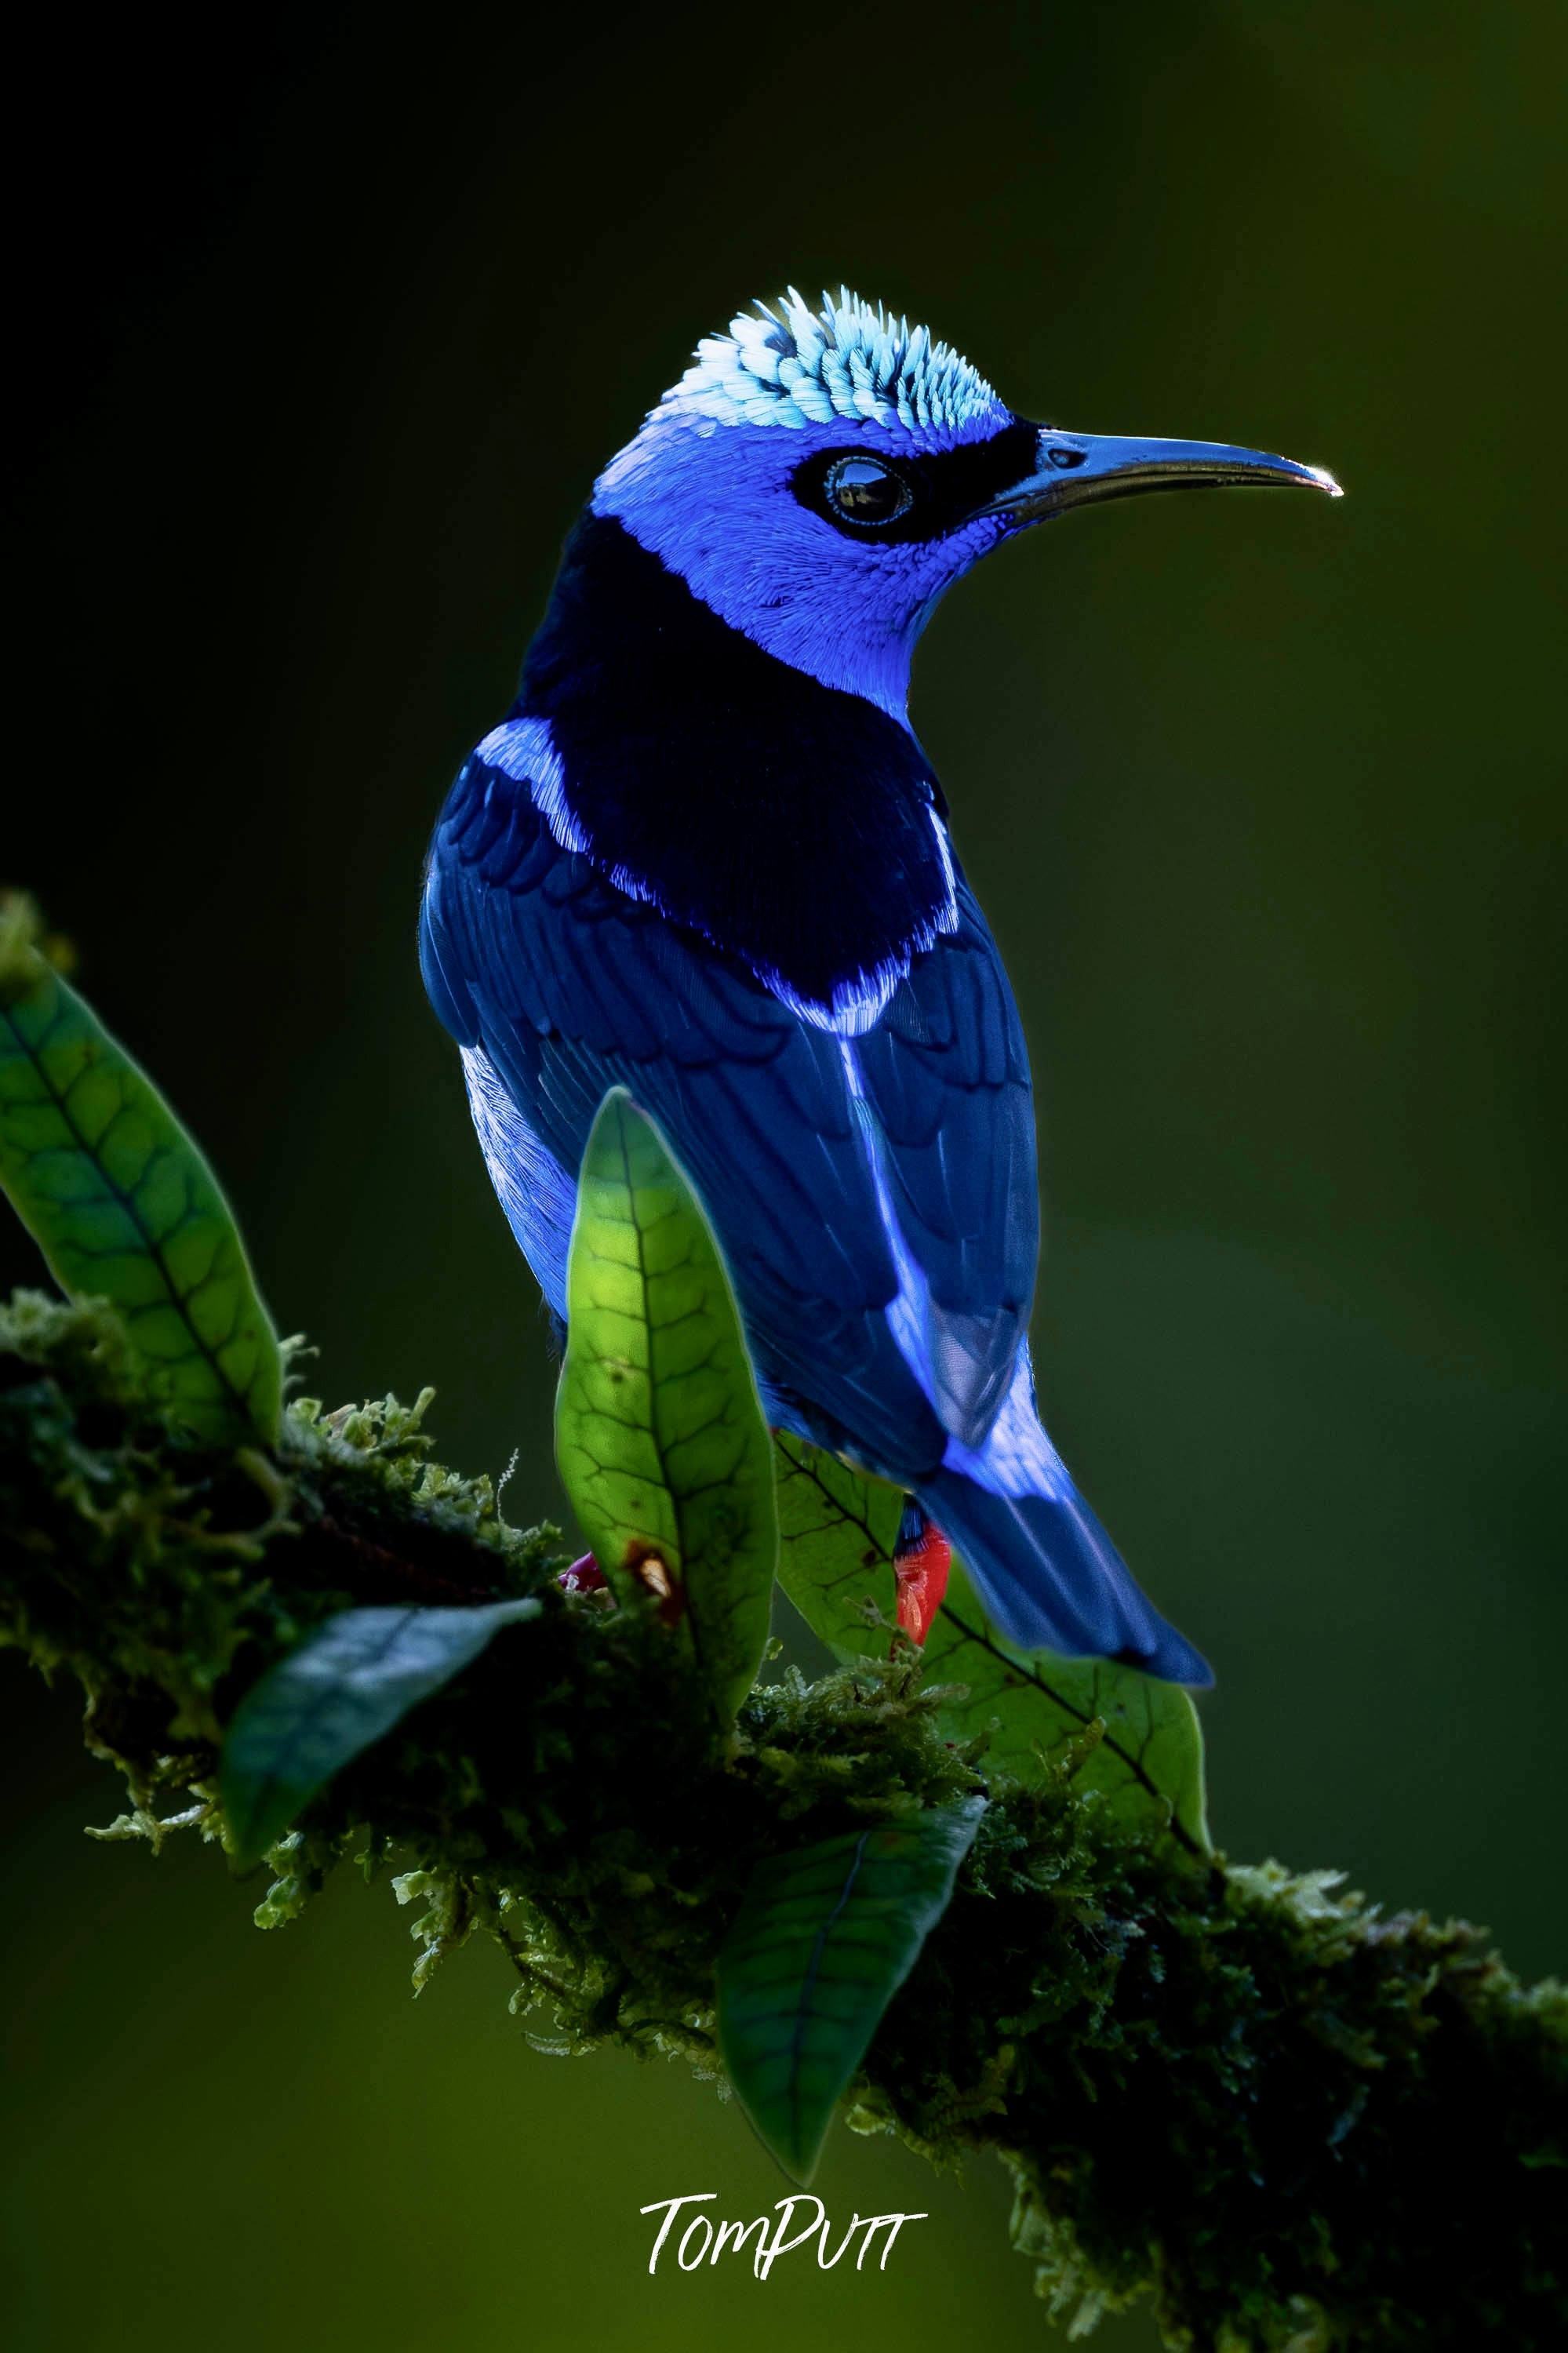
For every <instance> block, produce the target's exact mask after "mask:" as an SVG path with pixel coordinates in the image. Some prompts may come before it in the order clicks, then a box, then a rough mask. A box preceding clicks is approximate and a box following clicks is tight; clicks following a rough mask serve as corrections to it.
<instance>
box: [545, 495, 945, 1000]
mask: <svg viewBox="0 0 1568 2353" xmlns="http://www.w3.org/2000/svg"><path fill="white" fill-rule="evenodd" d="M523 714H526V715H528V716H529V717H532V718H538V719H544V720H547V721H548V723H549V725H550V730H551V733H552V736H553V738H554V741H555V745H556V751H557V752H558V754H560V757H561V760H562V763H563V765H564V768H565V772H566V798H567V806H568V807H569V808H570V810H571V813H572V815H573V816H574V817H575V818H576V819H577V823H578V825H579V826H580V828H581V829H582V832H583V834H584V835H585V836H586V838H587V840H588V845H589V853H590V855H591V857H592V859H593V862H594V863H595V864H596V865H597V866H599V867H600V868H601V869H602V870H603V871H605V872H606V873H607V874H609V875H611V876H614V877H616V878H617V879H619V880H620V881H623V883H624V882H627V881H630V883H631V884H633V885H634V886H635V887H636V888H637V890H638V891H639V892H641V895H645V896H650V897H652V898H653V899H654V900H655V901H656V902H657V903H658V904H659V905H660V906H661V907H662V909H663V910H664V912H665V913H666V914H668V915H670V916H671V917H673V919H674V920H675V921H676V922H678V923H684V924H688V925H690V926H691V927H692V928H694V930H697V931H700V932H702V933H703V934H705V936H706V937H707V938H708V939H709V940H711V941H712V942H713V943H714V944H715V945H716V946H719V947H721V948H724V949H726V950H728V951H729V952H731V953H733V954H735V955H740V956H742V957H743V958H744V959H745V960H746V962H747V963H748V964H749V965H752V967H753V968H754V969H755V970H758V971H759V972H762V973H764V974H767V975H768V976H775V975H776V976H778V977H779V979H781V980H782V981H783V982H785V983H786V985H787V986H788V987H789V989H790V990H791V991H792V992H793V993H794V994H795V995H797V996H799V997H802V998H804V999H807V1000H809V1001H810V1002H813V1003H818V1004H822V1005H828V1004H831V1003H832V999H833V994H834V991H835V989H838V988H841V987H844V986H845V985H847V984H849V983H851V982H852V981H853V980H854V979H855V977H856V976H859V975H868V976H869V975H873V974H874V973H875V972H876V971H877V970H878V968H879V967H885V966H886V965H890V964H892V965H897V964H902V963H905V962H906V960H907V958H908V955H909V954H910V953H911V951H912V950H913V949H914V948H915V947H916V946H918V945H920V944H928V943H929V941H930V938H931V936H932V933H933V930H934V927H935V925H936V923H937V921H938V916H939V914H940V913H941V911H942V910H943V909H944V908H945V906H946V905H947V903H948V879H947V875H946V872H945V870H944V866H943V860H942V850H941V847H940V844H939V842H938V834H937V828H935V826H934V825H933V824H932V822H931V811H932V809H933V807H935V808H936V809H937V810H938V811H939V812H940V811H942V810H943V808H944V804H943V802H942V798H941V794H940V789H939V787H938V784H937V780H936V778H935V776H933V775H932V773H931V770H930V767H929V766H928V765H927V761H926V758H925V755H924V754H923V753H922V752H921V750H920V747H919V745H918V744H916V742H915V740H914V738H913V736H911V735H910V734H909V733H907V732H906V729H904V728H902V727H900V726H899V725H898V724H897V723H896V722H895V720H893V719H890V718H889V717H888V716H887V714H886V712H884V711H881V710H879V709H878V708H877V706H876V705H875V704H874V703H872V702H866V701H865V700H864V699H863V697H862V696H860V695H856V694H850V693H846V692H844V691H842V690H841V689H839V688H835V687H829V686H823V685H821V683H820V682H819V681H817V680H816V679H813V678H811V677H810V676H808V674H807V673H806V672H805V671H803V670H794V669H792V668H790V666H789V664H788V663H787V662H782V661H779V659H777V658H776V657H775V656H774V655H772V654H769V653H767V652H765V651H764V650H763V649H762V648H761V647H760V646H758V645H755V644H753V642H752V640H751V639H750V638H747V637H746V636H744V635H743V634H742V633H741V631H739V630H738V629H734V628H730V626H729V624H728V623H727V622H726V621H723V620H721V619H720V617H719V616H718V615H717V614H716V613H715V612H714V611H713V610H712V608H711V607H708V606H706V605H705V604H704V603H703V602H702V601H701V599H700V598H699V597H697V596H694V594H693V592H692V590H691V589H690V588H689V587H688V586H686V584H685V582H684V581H683V580H682V579H681V578H680V577H679V576H678V575H676V574H675V573H673V572H671V571H670V570H668V569H667V567H666V566H665V565H663V564H662V562H661V560H660V559H659V557H658V556H656V555H652V554H650V553H649V552H648V551H647V549H645V548H643V547H641V546H640V545H639V543H638V542H637V541H636V540H634V539H633V538H632V537H631V535H630V533H629V532H628V531H627V530H626V529H625V528H624V527H623V525H622V524H620V522H616V521H615V520H613V518H609V517H606V516H599V515H595V514H592V513H588V514H585V515H584V516H583V518H582V520H581V521H580V522H578V524H577V528H576V530H575V531H574V532H573V533H572V536H571V538H570V539H569V540H568V542H567V549H566V554H565V556H564V558H563V560H562V565H561V569H560V573H559V575H558V576H557V578H556V586H555V590H554V593H553V595H552V596H551V599H550V605H549V609H548V611H547V612H546V617H545V621H544V624H543V626H542V628H540V630H539V633H538V635H537V636H536V637H535V639H534V641H533V644H532V645H531V646H530V647H529V649H528V653H527V657H526V659H525V661H524V671H523V683H522V689H521V691H520V693H519V696H518V700H517V703H516V705H515V707H514V716H520V715H523Z"/></svg>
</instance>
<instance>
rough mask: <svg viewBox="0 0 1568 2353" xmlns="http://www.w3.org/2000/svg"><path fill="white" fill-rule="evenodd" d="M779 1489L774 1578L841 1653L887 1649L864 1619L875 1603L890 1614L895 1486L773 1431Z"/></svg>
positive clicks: (898, 1512)
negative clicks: (867, 1606)
mask: <svg viewBox="0 0 1568 2353" xmlns="http://www.w3.org/2000/svg"><path fill="white" fill-rule="evenodd" d="M773 1445H774V1466H773V1467H774V1471H775V1472H776V1474H777V1480H778V1494H779V1583H780V1585H782V1587H783V1588H784V1590H785V1592H786V1593H787V1594H788V1595H789V1599H790V1600H791V1601H792V1602H793V1603H794V1605H795V1607H796V1609H798V1610H799V1611H800V1615H801V1617H802V1618H804V1620H806V1623H807V1624H808V1626H810V1629H811V1631H812V1632H813V1633H814V1634H816V1635H817V1636H818V1637H819V1638H820V1639H821V1641H824V1642H826V1643H828V1644H829V1645H830V1646H831V1648H832V1649H833V1650H834V1651H837V1652H838V1653H839V1654H840V1656H841V1657H842V1656H854V1655H859V1654H860V1653H862V1652H865V1651H879V1652H881V1653H882V1654H883V1655H884V1656H885V1655H886V1651H887V1636H886V1634H885V1632H881V1631H879V1630H877V1629H876V1628H875V1627H874V1626H873V1625H871V1624H869V1623H868V1621H867V1619H866V1615H865V1609H864V1604H865V1603H866V1602H867V1601H872V1602H874V1604H875V1605H876V1607H877V1609H879V1610H880V1611H881V1612H882V1614H883V1616H884V1617H885V1618H886V1619H888V1620H892V1619H893V1617H894V1615H895V1599H896V1596H895V1588H894V1576H893V1548H894V1546H895V1544H896V1543H897V1541H898V1523H899V1519H900V1517H901V1516H902V1514H903V1510H904V1495H903V1492H902V1490H901V1489H899V1488H897V1487H890V1486H888V1485H887V1484H886V1482H885V1481H884V1480H881V1479H867V1478H863V1476H862V1475H861V1473H860V1472H858V1471H852V1470H851V1469H850V1467H849V1465H848V1463H847V1462H841V1461H840V1460H839V1458H838V1456H837V1455H836V1454H826V1453H824V1452H823V1451H822V1450H821V1447H818V1446H808V1445H807V1444H806V1443H805V1441H804V1440H802V1439H799V1438H792V1437H790V1436H789V1433H788V1432H787V1431H785V1430H777V1431H775V1433H774V1439H773Z"/></svg>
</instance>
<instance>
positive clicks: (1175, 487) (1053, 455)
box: [976, 426, 1343, 523]
mask: <svg viewBox="0 0 1568 2353" xmlns="http://www.w3.org/2000/svg"><path fill="white" fill-rule="evenodd" d="M1036 457H1037V462H1036V466H1035V469H1034V471H1033V472H1032V473H1030V474H1026V475H1025V476H1024V477H1023V479H1022V480H1021V481H1017V482H1014V483H1012V485H1011V486H1010V487H1009V488H1008V489H1007V490H1005V491H998V493H997V494H996V496H995V497H993V498H991V499H989V500H988V501H987V502H986V504H985V505H984V506H983V507H980V508H977V510H976V512H977V514H981V515H997V516H1000V517H1001V518H1003V519H1004V520H1006V521H1009V522H1019V523H1025V522H1044V521H1045V520H1046V518H1047V517H1048V516H1050V515H1055V514H1064V513H1065V512H1067V510H1068V509H1069V508H1071V507H1081V506H1089V505H1091V504H1093V503H1094V502H1095V501H1097V500H1101V499H1128V498H1133V497H1136V496H1137V495H1138V494H1139V492H1141V491H1218V490H1227V489H1233V488H1240V487H1245V486H1255V487H1256V488H1259V489H1273V488H1277V487H1281V486H1284V487H1287V488H1288V487H1291V486H1294V487H1295V488H1297V489H1299V490H1307V491H1327V493H1328V495H1329V496H1330V498H1331V499H1337V498H1340V497H1342V496H1343V492H1342V491H1340V485H1339V484H1338V482H1336V481H1335V480H1334V478H1333V476H1332V474H1327V473H1325V472H1324V471H1323V469H1322V468H1321V467H1320V466H1298V464H1297V463H1296V461H1295V459H1292V458H1275V457H1271V456H1270V455H1269V454H1268V452H1267V451H1266V450H1264V449H1238V448H1233V447H1232V445H1231V444H1230V443H1228V442H1224V441H1150V440H1145V439H1144V438H1142V437H1141V436H1139V435H1133V436H1130V437H1122V436H1119V435H1111V434H1104V433H1059V432H1056V431H1055V430H1054V429H1053V428H1052V427H1049V426H1043V427H1041V429H1040V436H1039V441H1038V444H1037V451H1036Z"/></svg>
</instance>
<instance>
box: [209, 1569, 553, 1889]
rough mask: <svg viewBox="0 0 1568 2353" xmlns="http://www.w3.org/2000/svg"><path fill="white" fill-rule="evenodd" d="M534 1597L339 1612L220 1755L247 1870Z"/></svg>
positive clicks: (257, 1701)
mask: <svg viewBox="0 0 1568 2353" xmlns="http://www.w3.org/2000/svg"><path fill="white" fill-rule="evenodd" d="M539 1609H540V1604H539V1603H538V1601H536V1600H535V1599H521V1600H515V1601H493V1602H487V1603H482V1604H481V1605H480V1606H479V1607H478V1608H475V1609H343V1610H340V1611H339V1612H338V1614H337V1616H336V1617H335V1618H329V1619H327V1620H325V1622H324V1623H323V1624H322V1625H321V1626H318V1627H317V1628H316V1630H315V1631H314V1632H313V1633H312V1634H310V1635H308V1636H307V1637H306V1639H305V1641H302V1643H301V1644H300V1646H299V1648H298V1649H297V1650H294V1651H290V1653H289V1655H288V1657H287V1658H285V1659H280V1660H279V1662H278V1663H277V1665H276V1666H275V1667H271V1668H270V1669H269V1670H268V1672H267V1673H266V1674H264V1675H263V1676H262V1677H261V1679H260V1682H259V1683H256V1684H255V1685H253V1687H252V1688H251V1689H250V1690H249V1692H247V1693H246V1694H245V1697H244V1699H243V1700H242V1701H241V1702H240V1704H239V1705H238V1708H237V1709H236V1710H235V1715H234V1721H233V1723H232V1724H231V1725H229V1728H228V1739H227V1740H226V1741H225V1742H224V1746H223V1766H222V1774H221V1788H222V1794H223V1810H224V1812H225V1813H226V1815H227V1816H228V1824H229V1828H230V1830H231V1831H233V1833H234V1839H235V1844H236V1846H237V1848H238V1856H239V1860H240V1861H241V1862H254V1861H255V1860H256V1858H257V1856H258V1855H260V1854H264V1853H265V1852H266V1851H267V1849H268V1848H269V1847H270V1846H271V1845H273V1844H274V1843H275V1841H277V1840H278V1839H279V1838H280V1837H281V1835H282V1833H283V1831H286V1830H287V1829H288V1827H289V1824H290V1823H291V1821H292V1820H293V1819H294V1817H295V1815H296V1814H297V1813H299V1811H300V1810H301V1809H302V1807H303V1806H304V1805H305V1804H306V1802H307V1801H308V1800H309V1799H311V1798H313V1796H314V1795H315V1793H316V1791H317V1790H318V1789H320V1788H324V1787H325V1785H326V1783H327V1782H328V1781H330V1780H331V1779H332V1778H333V1776H334V1773H338V1772H341V1771H342V1769H343V1767H344V1766H345V1765H346V1764H348V1763H349V1762H350V1761H351V1760H352V1759H353V1758H354V1757H357V1756H359V1755H360V1754H361V1753H362V1751H364V1750H365V1749H366V1748H368V1747H370V1746H372V1745H373V1744H374V1743H375V1742H376V1741H377V1740H379V1739H381V1738H382V1737H383V1736H384V1735H385V1734H387V1733H388V1732H390V1731H391V1729H392V1727H393V1725H395V1724H397V1723H398V1722H399V1721H400V1719H401V1718H402V1717H403V1716H405V1715H408V1710H409V1709H410V1708H411V1707H413V1706H415V1705H416V1704H418V1702H419V1701H420V1700H422V1699H428V1698H429V1695H430V1694H431V1693H432V1692H435V1691H439V1690H440V1687H441V1685H442V1684H443V1683H450V1680H451V1678H452V1676H453V1675H455V1674H456V1673H457V1672H458V1671H459V1670H460V1668H462V1667H466V1666H468V1665H469V1664H470V1663H471V1662H472V1661H473V1660H474V1659H477V1658H478V1656H479V1654H480V1652H481V1651H482V1650H484V1648H485V1647H486V1645H487V1644H488V1643H489V1641H490V1640H491V1637H492V1636H493V1634H495V1633H496V1632H497V1631H498V1630H500V1628H502V1627H503V1626H514V1625H517V1624H519V1623H520V1622H521V1621H522V1620H524V1619H527V1618H536V1617H537V1616H538V1614H539Z"/></svg>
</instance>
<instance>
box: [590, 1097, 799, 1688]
mask: <svg viewBox="0 0 1568 2353" xmlns="http://www.w3.org/2000/svg"><path fill="white" fill-rule="evenodd" d="M567 1315H568V1332H569V1337H568V1341H567V1359H566V1363H565V1365H564V1366H562V1369H561V1385H560V1389H559V1392H558V1394H557V1397H556V1459H557V1461H559V1464H560V1470H561V1477H562V1480H563V1482H565V1485H566V1490H567V1494H568V1495H569V1496H570V1498H571V1501H572V1507H573V1509H574V1510H575V1512H576V1513H577V1517H578V1519H579V1520H580V1521H581V1523H582V1525H583V1529H584V1532H585V1534H586V1535H587V1536H588V1542H589V1544H590V1545H591V1546H592V1547H593V1550H594V1554H595V1556H596V1557H597V1559H598V1561H599V1566H600V1567H602V1569H603V1570H604V1572H605V1575H606V1576H607V1577H609V1581H610V1583H611V1585H612V1586H613V1587H614V1588H615V1589H616V1591H617V1593H618V1594H619V1595H620V1599H622V1601H623V1602H624V1601H628V1600H630V1599H632V1598H633V1597H635V1596H638V1595H641V1596H642V1597H643V1598H644V1599H645V1598H646V1595H647V1593H648V1592H649V1591H653V1592H656V1593H659V1594H660V1595H661V1597H662V1599H663V1601H664V1609H665V1614H666V1616H667V1617H669V1618H670V1619H671V1620H678V1622H679V1623H680V1624H681V1625H682V1626H683V1629H684V1630H686V1632H687V1634H688V1635H689V1638H690V1640H691V1641H692V1642H693V1644H694V1648H695V1651H696V1657H697V1662H698V1666H699V1668H700V1670H701V1672H702V1674H703V1677H704V1680H705V1683H706V1685H707V1687H708V1690H709V1692H710V1693H711V1694H712V1696H713V1701H714V1705H715V1710H716V1712H717V1714H718V1715H719V1717H720V1720H721V1721H722V1722H726V1723H727V1722H729V1721H730V1720H732V1719H733V1717H734V1715H735V1713H736V1709H737V1708H738V1707H739V1705H740V1704H741V1702H742V1700H744V1699H745V1697H746V1695H747V1692H749V1691H750V1689H751V1686H752V1684H753V1683H754V1682H755V1681H756V1678H757V1671H758V1667H759V1666H760V1664H761V1662H762V1654H763V1651H764V1649H765V1647H766V1645H767V1641H768V1611H769V1605H770V1602H771V1599H772V1593H773V1573H774V1569H775V1567H776V1565H777V1561H778V1556H779V1523H778V1514H777V1513H776V1511H775V1508H774V1502H773V1454H772V1448H771V1445H770V1443H769V1440H768V1426H767V1424H766V1422H765V1421H764V1420H763V1418H762V1407H761V1404H760V1402H759V1400H758V1394H757V1383H756V1380H755V1378H754V1377H753V1375H752V1370H751V1360H750V1357H749V1356H747V1348H746V1341H745V1337H744V1335H743V1334H742V1330H741V1324H740V1316H739V1314H738V1312H737V1310H736V1303H735V1296H734V1293H732V1291H731V1289H730V1283H729V1277H728V1275H727V1273H726V1271H725V1265H724V1261H723V1259H722V1258H721V1257H720V1255H719V1250H718V1245H717V1243H716V1242H715V1240H714V1237H713V1233H712V1231H711V1229H710V1228H709V1226H708V1222H707V1219H705V1217H704V1215H703V1212H702V1209H701V1208H700V1207H699V1205H698V1202H697V1199H696V1197H695V1195H694V1193H693V1191H692V1188H691V1187H690V1186H689V1185H688V1183H687V1182H686V1179H685V1177H684V1176H683V1174H682V1172H681V1169H680V1167H679V1166H678V1164H677V1163H676V1161H675V1159H674V1157H673V1154H672V1153H671V1151H670V1148H669V1146H668V1145H667V1144H666V1143H665V1141H664V1138H663V1137H662V1134H660V1132H659V1130H658V1128H657V1127H656V1126H655V1125H654V1124H653V1122H652V1120H651V1119H649V1118H648V1117H647V1115H646V1114H645V1113H642V1112H641V1111H639V1110H638V1108H637V1105H636V1104H635V1103H633V1102H632V1100H631V1097H630V1095H629V1094H628V1093H627V1092H626V1090H625V1089H624V1088H623V1087H616V1088H612V1089H611V1091H610V1092H609V1094H608V1095H607V1096H606V1097H605V1099H604V1102H603V1103H601V1104H600V1106H599V1116H598V1118H597V1119H596V1120H595V1122H594V1125H593V1133H592V1134H591V1135H590V1136H589V1137H588V1149H587V1151H586V1152H585V1153H584V1155H583V1165H582V1175H581V1176H580V1178H579V1180H578V1185H577V1219H576V1222H575V1224H574V1226H573V1228H572V1249H571V1260H570V1264H569V1267H568V1270H567Z"/></svg>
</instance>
